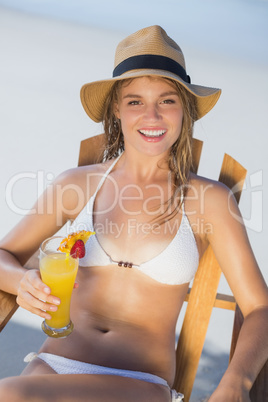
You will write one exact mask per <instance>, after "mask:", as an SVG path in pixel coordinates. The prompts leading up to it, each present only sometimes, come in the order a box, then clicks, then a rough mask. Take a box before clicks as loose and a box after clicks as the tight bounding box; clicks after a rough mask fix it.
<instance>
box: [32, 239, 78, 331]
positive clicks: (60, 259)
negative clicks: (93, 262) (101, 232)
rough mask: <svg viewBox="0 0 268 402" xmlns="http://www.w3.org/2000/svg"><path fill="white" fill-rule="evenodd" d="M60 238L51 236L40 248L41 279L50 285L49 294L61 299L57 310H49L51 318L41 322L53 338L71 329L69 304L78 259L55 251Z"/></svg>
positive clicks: (44, 329)
mask: <svg viewBox="0 0 268 402" xmlns="http://www.w3.org/2000/svg"><path fill="white" fill-rule="evenodd" d="M62 240H63V238H62V237H56V236H55V237H51V238H50V239H47V240H45V241H44V242H43V243H42V245H41V248H40V273H41V278H42V281H43V282H44V283H45V284H46V285H47V286H49V287H50V289H51V294H52V295H53V296H57V297H59V298H60V300H61V303H60V305H59V306H58V309H57V311H55V312H50V315H51V317H52V318H51V320H45V321H43V323H42V329H43V331H44V332H45V333H46V334H47V335H48V336H52V337H54V338H62V337H66V336H68V335H69V334H70V333H71V332H72V330H73V323H72V321H71V319H70V304H71V296H72V291H73V287H74V283H75V278H76V274H77V270H78V261H79V260H78V258H72V257H71V256H70V255H69V254H68V253H63V252H61V251H57V250H58V247H59V245H60V243H61V241H62Z"/></svg>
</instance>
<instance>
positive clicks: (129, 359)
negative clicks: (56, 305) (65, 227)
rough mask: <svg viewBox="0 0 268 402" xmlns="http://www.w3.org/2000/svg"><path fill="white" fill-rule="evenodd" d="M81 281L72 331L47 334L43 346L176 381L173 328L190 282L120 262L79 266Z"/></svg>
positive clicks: (72, 356)
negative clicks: (160, 277) (164, 280)
mask: <svg viewBox="0 0 268 402" xmlns="http://www.w3.org/2000/svg"><path fill="white" fill-rule="evenodd" d="M141 277H142V278H141ZM77 282H78V283H79V288H78V289H75V290H74V292H73V296H72V306H71V318H72V321H73V323H74V326H75V329H74V331H73V333H72V334H71V335H70V336H69V337H67V338H65V339H60V340H59V339H51V338H48V339H47V340H46V342H45V343H44V345H43V346H42V348H41V350H40V351H41V352H47V353H53V354H57V355H60V356H64V357H67V358H70V359H74V360H79V361H83V362H87V363H92V364H97V365H102V366H107V367H114V368H121V369H126V370H136V371H143V372H148V373H152V374H155V375H158V376H160V377H162V378H164V379H166V380H167V381H168V383H169V384H170V385H172V382H173V379H174V374H175V372H174V371H175V327H176V322H177V317H178V315H179V312H180V309H181V306H182V303H183V301H184V298H185V294H186V293H187V289H188V284H183V285H174V286H173V285H165V284H161V283H158V282H156V281H155V280H153V279H151V278H149V277H147V276H145V275H144V274H143V273H141V272H139V271H138V270H136V269H135V268H123V267H118V266H116V265H111V266H106V267H80V268H79V272H78V276H77Z"/></svg>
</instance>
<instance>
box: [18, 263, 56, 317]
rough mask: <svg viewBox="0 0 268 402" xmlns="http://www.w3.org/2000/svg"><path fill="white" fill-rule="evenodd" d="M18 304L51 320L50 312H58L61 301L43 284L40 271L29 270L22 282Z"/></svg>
mask: <svg viewBox="0 0 268 402" xmlns="http://www.w3.org/2000/svg"><path fill="white" fill-rule="evenodd" d="M17 303H18V304H19V305H20V306H21V307H23V308H25V309H26V310H29V311H30V312H32V313H33V314H37V315H39V316H40V317H42V318H45V319H51V316H50V314H49V311H51V312H53V311H56V310H57V306H58V305H59V304H60V299H59V298H58V297H55V296H53V295H51V294H50V289H49V288H48V287H47V286H46V285H45V284H44V283H43V282H42V280H41V276H40V272H39V271H38V270H29V271H27V272H26V274H25V275H24V277H23V279H22V280H21V282H20V287H19V289H18V296H17Z"/></svg>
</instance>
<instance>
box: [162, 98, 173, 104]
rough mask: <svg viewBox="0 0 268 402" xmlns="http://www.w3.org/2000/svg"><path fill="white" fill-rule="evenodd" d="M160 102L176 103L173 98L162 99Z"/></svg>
mask: <svg viewBox="0 0 268 402" xmlns="http://www.w3.org/2000/svg"><path fill="white" fill-rule="evenodd" d="M162 103H164V104H166V105H171V104H174V103H176V101H175V100H174V99H165V100H163V101H162Z"/></svg>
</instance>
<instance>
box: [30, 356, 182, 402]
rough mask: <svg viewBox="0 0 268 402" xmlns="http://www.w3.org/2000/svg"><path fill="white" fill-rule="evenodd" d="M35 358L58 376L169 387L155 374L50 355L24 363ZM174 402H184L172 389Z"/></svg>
mask: <svg viewBox="0 0 268 402" xmlns="http://www.w3.org/2000/svg"><path fill="white" fill-rule="evenodd" d="M35 357H39V359H41V360H43V361H44V362H46V363H47V364H48V365H49V366H50V367H51V368H52V369H53V370H54V371H56V373H58V374H104V375H117V376H120V377H128V378H135V379H136V380H142V381H146V382H151V383H154V384H160V385H165V386H166V387H168V388H169V389H170V387H169V385H168V383H167V381H166V380H164V379H163V378H161V377H158V376H156V375H154V374H150V373H144V372H142V371H133V370H121V369H115V368H110V367H103V366H98V365H96V364H90V363H84V362H80V361H78V360H72V359H67V358H66V357H62V356H57V355H53V354H50V353H40V354H39V355H37V354H35V353H30V354H29V355H27V356H26V358H25V359H24V361H26V362H29V361H31V360H33V359H34V358H35ZM170 392H171V398H172V402H179V401H182V399H183V395H182V394H180V393H177V392H176V391H175V390H174V389H170Z"/></svg>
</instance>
